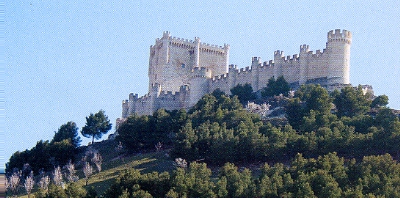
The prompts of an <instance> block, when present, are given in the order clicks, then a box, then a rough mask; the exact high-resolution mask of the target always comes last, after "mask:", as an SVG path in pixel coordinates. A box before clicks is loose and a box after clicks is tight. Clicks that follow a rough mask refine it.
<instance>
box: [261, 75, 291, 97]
mask: <svg viewBox="0 0 400 198" xmlns="http://www.w3.org/2000/svg"><path fill="white" fill-rule="evenodd" d="M289 91H290V86H289V83H288V82H287V81H286V80H285V78H284V77H283V76H279V77H278V78H277V79H276V80H275V77H271V78H270V79H268V83H267V87H265V88H264V89H263V90H262V91H261V95H262V96H263V97H271V96H276V95H279V94H283V95H284V96H288V94H289Z"/></svg>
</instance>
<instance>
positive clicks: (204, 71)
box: [189, 67, 212, 79]
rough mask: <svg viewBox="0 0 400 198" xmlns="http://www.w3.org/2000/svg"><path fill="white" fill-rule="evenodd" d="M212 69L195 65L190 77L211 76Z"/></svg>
mask: <svg viewBox="0 0 400 198" xmlns="http://www.w3.org/2000/svg"><path fill="white" fill-rule="evenodd" d="M211 77H212V71H211V70H210V69H208V68H205V67H195V68H193V69H192V71H191V73H190V77H189V79H192V78H211Z"/></svg>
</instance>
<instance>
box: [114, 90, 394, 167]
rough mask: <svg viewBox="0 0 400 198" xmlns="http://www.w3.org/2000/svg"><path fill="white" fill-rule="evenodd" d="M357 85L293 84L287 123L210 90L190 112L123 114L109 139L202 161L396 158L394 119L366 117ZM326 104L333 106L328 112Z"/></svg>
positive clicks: (387, 113)
mask: <svg viewBox="0 0 400 198" xmlns="http://www.w3.org/2000/svg"><path fill="white" fill-rule="evenodd" d="M360 89H361V88H358V89H354V88H352V87H345V88H344V89H342V92H341V93H339V92H333V93H332V94H328V92H327V91H326V90H325V89H324V88H322V87H320V86H319V85H307V86H303V87H301V88H300V89H299V90H298V91H297V92H296V93H295V97H294V98H292V99H289V101H288V104H287V106H286V117H287V119H288V121H289V124H287V125H285V126H273V125H272V124H270V123H269V122H263V121H262V120H260V118H259V116H258V115H255V114H251V113H248V112H246V111H244V110H243V108H242V106H241V104H240V102H239V100H238V98H237V97H235V96H234V97H229V96H226V95H224V94H223V93H221V92H220V91H218V90H217V91H215V92H214V93H212V94H209V95H205V96H204V97H203V98H202V99H201V100H200V101H199V102H198V103H197V104H196V105H195V106H194V107H193V108H192V109H191V110H190V111H188V112H185V111H184V110H180V111H173V112H168V111H165V110H163V109H160V110H158V111H157V112H155V113H154V115H152V116H131V117H129V118H128V119H127V121H126V122H125V123H124V124H122V125H121V127H120V128H119V130H118V134H119V136H118V137H117V139H118V140H119V141H121V142H122V143H123V144H124V145H126V147H128V148H130V149H133V150H134V151H137V150H141V149H153V148H154V145H155V144H157V143H158V142H161V143H162V144H163V145H164V146H165V147H172V151H171V154H172V156H173V157H180V158H184V159H186V160H188V161H195V160H203V161H204V162H207V163H209V164H216V165H221V164H224V163H226V162H233V163H241V162H257V161H271V162H276V161H280V160H285V159H286V160H287V159H292V158H293V157H294V156H295V155H296V154H297V153H302V154H303V155H304V156H306V157H317V156H319V155H325V154H327V153H330V152H337V153H338V155H340V156H345V157H350V158H352V157H355V158H357V159H362V158H363V156H366V155H377V154H385V153H389V154H391V155H393V156H396V157H397V156H398V151H399V149H400V122H399V119H398V117H397V116H396V115H395V114H394V113H393V112H392V110H390V109H388V108H385V107H381V108H378V109H375V110H376V111H377V114H376V115H375V116H371V115H368V114H366V112H367V111H369V110H370V109H371V107H370V106H371V103H372V101H371V100H370V99H369V98H368V96H367V95H364V94H363V93H362V91H361V90H360ZM332 102H333V104H334V105H336V111H335V112H332V111H331V109H332Z"/></svg>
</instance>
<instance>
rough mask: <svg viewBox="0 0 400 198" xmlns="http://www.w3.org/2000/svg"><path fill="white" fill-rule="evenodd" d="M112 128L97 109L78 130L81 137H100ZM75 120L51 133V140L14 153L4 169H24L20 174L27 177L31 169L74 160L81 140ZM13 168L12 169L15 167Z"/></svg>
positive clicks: (44, 169)
mask: <svg viewBox="0 0 400 198" xmlns="http://www.w3.org/2000/svg"><path fill="white" fill-rule="evenodd" d="M110 129H111V124H110V121H109V120H108V117H107V116H106V115H105V114H104V111H103V110H100V111H99V112H98V113H96V114H94V115H93V114H90V116H89V117H86V125H85V126H84V127H83V129H82V131H81V133H82V135H83V136H85V137H88V138H92V143H93V140H94V139H95V138H96V139H99V138H101V136H102V135H103V134H105V133H107V132H108V131H109V130H110ZM78 130H79V129H78V127H77V126H76V124H75V122H72V121H70V122H67V123H66V124H63V125H62V126H61V127H60V128H59V129H58V131H56V132H54V136H53V139H52V140H51V141H48V140H46V141H43V140H40V141H38V142H37V143H36V146H34V147H33V148H32V149H27V150H25V151H22V152H20V151H17V152H15V153H14V154H13V155H12V156H11V158H10V160H9V162H8V163H7V164H6V172H7V173H12V172H16V170H23V173H22V176H24V177H25V176H27V175H29V174H30V172H31V171H33V173H34V174H35V175H37V174H39V173H40V172H48V171H50V170H52V169H53V168H54V167H56V166H64V165H65V164H67V163H68V162H69V161H72V162H74V161H75V158H76V155H77V154H78V153H79V151H80V148H79V146H80V142H81V139H80V137H79V134H78ZM14 169H15V170H14Z"/></svg>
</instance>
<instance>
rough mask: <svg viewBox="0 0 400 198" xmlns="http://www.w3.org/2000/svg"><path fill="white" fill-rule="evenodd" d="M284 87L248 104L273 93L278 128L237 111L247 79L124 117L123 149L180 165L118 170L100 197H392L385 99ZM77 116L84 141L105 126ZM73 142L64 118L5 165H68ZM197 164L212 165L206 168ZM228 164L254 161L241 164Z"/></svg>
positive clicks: (397, 168)
mask: <svg viewBox="0 0 400 198" xmlns="http://www.w3.org/2000/svg"><path fill="white" fill-rule="evenodd" d="M289 90H290V88H289V85H288V83H287V82H286V81H285V79H284V78H283V77H279V78H278V79H277V80H275V79H274V78H272V79H270V80H269V84H268V87H267V88H265V89H263V90H262V91H261V95H262V96H263V98H262V100H258V101H266V100H268V97H270V96H276V95H280V94H282V96H281V97H280V98H281V100H284V102H283V104H285V106H284V111H285V116H284V118H283V117H281V118H279V119H281V122H277V123H279V124H271V122H269V121H268V120H263V119H261V117H260V116H259V115H257V114H253V113H249V112H247V111H246V110H245V109H244V108H243V104H246V103H247V101H248V100H254V99H255V98H256V95H257V94H256V93H253V91H252V89H251V85H250V84H245V85H238V86H236V87H234V88H233V89H232V90H231V93H232V94H233V95H232V96H228V95H226V94H225V93H223V92H221V91H220V90H215V91H214V92H213V93H212V94H207V95H205V96H203V97H202V99H201V100H199V101H198V103H197V104H196V105H195V106H194V107H192V108H191V109H190V110H188V111H186V110H184V109H181V110H175V111H166V110H164V109H159V110H158V111H156V112H154V114H153V115H145V116H137V115H132V116H130V117H128V118H127V119H126V120H125V122H123V123H122V124H121V125H120V126H119V127H118V130H117V134H118V135H117V136H116V142H118V143H120V145H119V146H120V148H123V149H124V151H125V152H126V153H127V154H131V153H139V152H145V151H154V150H157V151H159V150H160V149H166V150H168V151H169V156H170V157H171V159H177V160H178V161H179V160H180V162H185V163H176V166H177V168H176V170H175V171H173V172H172V171H171V172H163V173H158V172H154V173H146V174H142V173H141V172H140V171H138V170H135V169H127V170H126V172H125V173H124V174H122V175H121V176H119V178H118V179H117V180H116V182H115V183H114V184H112V185H111V186H110V188H109V189H108V190H107V191H106V193H105V195H104V196H105V197H151V196H154V197H165V196H166V197H312V196H317V197H362V196H363V195H366V196H368V197H374V196H378V197H379V196H381V197H382V196H384V197H400V164H398V163H397V161H396V160H395V159H399V154H400V121H399V117H398V116H397V115H396V114H395V113H394V112H393V110H391V109H389V108H387V107H386V105H387V104H388V98H387V96H385V95H382V96H378V97H372V96H371V95H369V94H368V93H367V94H365V93H363V90H362V88H361V87H360V86H359V87H357V88H353V87H344V88H343V89H342V90H341V91H334V92H332V93H328V91H327V90H326V89H324V88H323V87H321V86H319V85H305V86H301V87H300V88H299V89H298V90H297V91H296V92H295V93H294V96H293V95H292V96H293V97H290V98H287V97H283V96H288V94H287V93H288V91H289ZM258 95H260V94H258ZM275 99H276V97H275ZM100 114H101V115H100ZM86 120H87V123H86V126H85V127H84V128H83V129H82V134H84V135H85V136H86V137H90V138H92V140H94V139H95V138H96V139H97V138H98V137H101V135H102V134H104V133H105V132H107V131H108V130H109V128H110V124H109V121H108V118H107V117H106V116H105V115H104V112H102V111H100V112H99V113H97V114H95V115H93V114H91V115H90V116H89V117H87V118H86ZM79 142H80V139H79V137H78V128H77V127H76V125H75V123H73V122H68V123H67V124H65V125H63V126H61V127H60V129H59V130H58V132H56V133H55V135H54V138H53V140H52V141H50V142H49V141H39V142H38V143H37V145H36V146H35V147H34V148H32V149H31V150H26V151H23V152H16V153H14V155H13V156H12V157H11V158H10V161H9V163H8V166H7V171H8V172H12V170H13V169H14V168H18V169H22V170H24V171H25V173H23V174H22V175H23V176H22V177H27V176H28V175H29V174H30V171H33V172H34V173H37V174H38V173H39V172H40V171H39V170H40V169H43V170H44V171H50V170H52V168H54V167H55V166H56V165H65V164H67V163H68V162H69V160H72V162H73V161H74V159H75V158H76V156H77V155H76V154H77V152H78V151H79ZM93 156H95V155H93ZM392 156H393V158H395V159H392ZM186 161H187V162H189V166H188V167H186ZM27 164H29V169H27V168H26V166H27ZM206 164H208V165H211V167H220V168H214V169H213V171H211V169H209V168H208V167H207V165H206ZM235 164H236V165H240V166H244V167H249V166H253V165H254V166H260V165H262V164H264V165H263V166H262V167H261V168H254V167H253V168H252V169H251V170H250V169H247V168H238V167H237V166H235ZM269 164H270V165H269ZM98 168H99V171H100V169H101V165H100V166H98ZM218 169H219V170H218ZM88 178H89V176H87V177H86V181H87V180H88ZM73 185H76V184H73V183H72V184H69V186H67V188H66V189H65V190H59V189H58V188H59V187H58V186H57V185H56V186H52V187H50V186H49V189H48V191H47V194H46V196H48V197H49V196H50V195H49V193H50V192H53V191H52V190H54V189H56V188H57V189H58V190H57V189H56V190H54V192H57V191H58V192H60V193H64V194H65V196H71V195H70V194H71V193H75V194H79V193H81V194H79V196H88V197H90V196H91V195H90V192H88V191H86V190H85V189H84V188H78V187H74V186H73ZM53 188H54V189H53ZM68 189H69V190H70V192H69V191H68ZM72 189H77V192H75V191H72ZM38 193H39V194H40V192H38ZM68 193H70V194H68ZM50 194H51V193H50ZM54 196H56V195H54ZM57 196H61V197H63V196H64V195H57ZM77 196H78V195H77ZM50 197H52V196H50ZM72 197H73V196H72Z"/></svg>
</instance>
